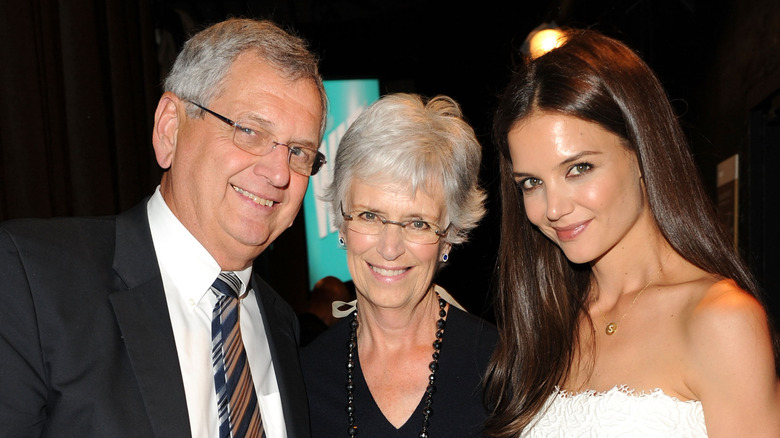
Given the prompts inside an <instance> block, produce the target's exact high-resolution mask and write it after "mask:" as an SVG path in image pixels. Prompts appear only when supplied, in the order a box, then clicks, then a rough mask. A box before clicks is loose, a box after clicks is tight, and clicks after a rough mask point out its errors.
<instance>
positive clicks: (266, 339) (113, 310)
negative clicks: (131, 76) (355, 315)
mask: <svg viewBox="0 0 780 438" xmlns="http://www.w3.org/2000/svg"><path fill="white" fill-rule="evenodd" d="M325 112H326V99H325V95H324V90H323V87H322V80H321V78H320V76H319V73H318V69H317V64H316V60H315V58H314V56H312V54H311V53H310V52H309V51H308V50H307V49H306V46H305V44H304V42H303V41H301V40H300V39H298V38H297V37H294V36H292V35H290V34H288V33H286V32H284V31H283V30H281V29H280V28H279V27H277V26H275V25H274V24H272V23H270V22H267V21H254V20H246V19H234V20H228V21H225V22H222V23H219V24H216V25H214V26H211V27H210V28H207V29H206V30H204V31H202V32H200V33H199V34H197V35H195V36H194V37H193V38H192V39H191V40H189V41H188V42H187V44H186V45H185V47H184V49H183V50H182V53H181V54H180V55H179V56H178V58H177V60H176V63H175V65H174V67H173V69H172V71H171V73H170V75H169V76H168V78H167V79H166V82H165V93H164V94H163V96H162V97H161V98H160V101H159V104H158V107H157V111H156V112H155V124H154V132H153V139H152V140H153V145H154V150H155V155H156V157H157V161H158V163H159V164H160V166H161V167H163V168H164V169H166V172H165V173H164V175H163V178H162V181H161V183H160V186H159V188H158V189H157V190H156V191H155V193H154V194H153V195H152V196H151V197H150V198H149V199H148V200H146V201H145V202H143V203H142V204H140V205H139V206H137V207H135V208H134V209H131V210H129V211H127V212H125V213H123V214H120V215H119V216H116V217H105V218H65V219H47V220H22V221H13V222H7V223H5V224H2V225H1V226H0V301H1V302H2V303H1V304H0V388H1V389H0V425H2V427H0V435H1V436H9V437H10V436H13V437H23V436H47V437H49V436H51V437H59V436H61V437H74V436H79V437H96V436H100V437H112V438H113V437H130V436H132V437H146V436H155V437H189V436H198V437H212V436H220V437H224V436H258V437H259V436H261V435H263V434H265V436H266V437H269V438H271V437H307V436H308V434H309V432H308V412H307V407H306V395H305V392H304V387H303V383H302V379H301V376H300V366H299V363H298V355H297V346H296V338H297V336H298V332H297V330H298V328H297V321H296V319H295V316H294V313H293V312H292V309H290V308H289V306H287V305H286V303H284V301H283V300H282V299H281V298H280V297H279V296H278V295H277V294H276V293H275V292H274V291H273V290H272V289H271V288H270V287H269V286H268V285H267V284H266V283H265V282H263V280H262V279H260V278H259V277H258V276H257V275H256V274H253V273H252V261H253V260H254V259H255V258H256V257H257V256H258V255H259V254H260V253H261V252H262V251H263V250H265V249H266V248H267V247H268V246H269V245H270V244H271V243H272V242H273V241H274V239H276V238H277V237H278V236H279V235H280V234H281V233H282V232H283V231H284V230H285V229H287V228H288V227H289V226H290V225H291V224H292V222H293V219H294V218H295V216H296V214H297V213H298V210H299V208H300V206H301V203H302V201H303V196H304V193H305V191H306V187H307V184H308V177H309V176H310V175H312V174H314V173H316V172H317V170H318V169H319V167H320V165H321V164H322V163H323V162H324V158H323V156H322V154H320V153H319V152H318V151H317V147H318V145H319V143H320V140H321V136H322V131H323V126H324V121H325V120H324V119H325Z"/></svg>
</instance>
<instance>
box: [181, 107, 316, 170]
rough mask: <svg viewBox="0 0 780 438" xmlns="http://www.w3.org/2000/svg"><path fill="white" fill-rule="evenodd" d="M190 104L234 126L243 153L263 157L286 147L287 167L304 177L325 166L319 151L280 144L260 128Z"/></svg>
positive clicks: (238, 145) (234, 133)
mask: <svg viewBox="0 0 780 438" xmlns="http://www.w3.org/2000/svg"><path fill="white" fill-rule="evenodd" d="M189 102H190V103H191V104H193V105H195V106H197V107H198V108H200V109H202V110H203V111H206V112H207V113H209V114H211V115H212V116H214V117H216V118H218V119H219V120H221V121H222V122H225V123H227V124H228V125H230V126H232V127H233V144H234V145H236V147H237V148H239V149H241V150H242V151H245V152H249V153H250V154H252V155H257V156H262V155H266V154H268V153H269V152H271V151H272V150H274V149H276V147H277V146H284V147H286V148H287V165H288V166H290V169H292V170H293V171H295V172H297V173H300V174H301V175H304V176H311V175H315V174H316V173H317V172H319V170H320V168H321V167H322V165H323V164H325V155H323V154H322V153H321V152H319V151H316V150H314V149H311V148H308V147H305V146H302V145H297V144H285V143H280V142H278V141H276V137H274V136H273V134H271V133H270V132H268V131H266V130H265V129H263V128H261V127H259V126H255V125H252V124H250V123H247V122H234V121H232V120H230V119H228V118H227V117H225V116H223V115H221V114H218V113H216V112H214V111H212V110H210V109H208V108H206V107H205V106H203V105H201V104H199V103H196V102H192V101H189Z"/></svg>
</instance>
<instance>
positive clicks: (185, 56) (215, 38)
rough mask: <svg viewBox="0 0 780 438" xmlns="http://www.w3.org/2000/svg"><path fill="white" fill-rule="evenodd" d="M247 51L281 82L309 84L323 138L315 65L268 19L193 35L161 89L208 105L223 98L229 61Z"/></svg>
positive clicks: (233, 22) (299, 43) (302, 45)
mask: <svg viewBox="0 0 780 438" xmlns="http://www.w3.org/2000/svg"><path fill="white" fill-rule="evenodd" d="M248 51H251V52H253V53H256V54H257V55H259V56H260V57H262V58H263V59H265V60H266V61H267V62H268V63H269V64H270V65H271V66H272V67H274V68H275V69H276V70H278V71H279V73H280V74H281V75H282V76H283V77H285V78H286V79H288V80H290V81H297V80H310V81H312V82H313V83H314V84H315V85H316V86H317V90H318V91H319V94H320V100H321V102H322V123H321V126H320V137H322V135H323V134H324V132H325V122H326V116H327V111H328V102H327V97H326V95H325V88H324V87H323V85H322V77H321V76H320V73H319V68H318V65H317V62H318V60H317V58H316V56H315V55H314V54H313V53H311V52H310V51H309V49H308V47H307V45H306V42H305V41H304V40H303V39H301V38H299V37H297V36H295V35H293V34H291V33H289V32H287V31H285V30H283V29H281V28H280V27H279V26H277V25H276V24H274V23H272V22H270V21H268V20H252V19H246V18H231V19H228V20H225V21H222V22H220V23H217V24H214V25H212V26H209V27H207V28H206V29H204V30H202V31H200V32H198V33H197V34H195V35H194V36H193V37H192V38H190V39H189V40H188V41H187V42H186V43H185V44H184V48H183V49H182V51H181V53H179V55H178V56H177V57H176V61H175V62H174V64H173V67H172V68H171V71H170V73H169V74H168V77H167V78H166V79H165V83H164V87H163V88H164V90H165V91H170V92H171V93H173V94H175V95H176V96H178V97H179V98H180V99H183V100H188V101H192V102H198V103H200V104H202V105H205V106H208V105H209V104H210V102H211V101H212V99H214V98H216V97H217V96H219V95H220V94H221V93H222V91H223V90H222V82H223V79H224V78H225V75H226V74H227V72H228V70H229V69H230V67H231V66H232V65H233V62H234V61H235V60H236V58H237V57H238V56H239V55H241V54H243V53H245V52H248ZM200 113H201V110H199V109H198V108H197V107H194V106H192V107H188V108H187V115H188V116H189V117H196V116H197V115H199V114H200Z"/></svg>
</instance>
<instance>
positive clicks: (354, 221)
mask: <svg viewBox="0 0 780 438" xmlns="http://www.w3.org/2000/svg"><path fill="white" fill-rule="evenodd" d="M339 208H340V209H341V216H342V217H343V218H344V220H345V221H349V225H347V228H349V229H350V230H352V231H354V232H356V233H359V234H367V235H370V236H374V235H378V234H381V233H382V232H383V231H384V230H385V227H386V226H387V225H388V224H390V225H398V226H399V227H401V229H402V230H403V235H404V238H405V239H406V240H407V241H409V242H412V243H420V244H426V245H427V244H432V243H436V242H438V241H439V239H441V238H442V237H443V236H445V235H446V234H447V232H448V231H449V229H450V226H451V225H452V224H450V225H447V228H445V229H444V230H442V229H441V228H440V227H439V226H438V225H436V224H432V223H430V222H428V221H424V220H422V219H410V220H408V221H391V220H389V219H387V218H385V217H382V216H381V215H379V214H377V213H374V212H372V211H360V210H356V211H351V212H350V213H349V214H347V213H344V205H343V204H342V205H340V207H339Z"/></svg>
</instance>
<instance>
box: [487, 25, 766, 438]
mask: <svg viewBox="0 0 780 438" xmlns="http://www.w3.org/2000/svg"><path fill="white" fill-rule="evenodd" d="M494 133H495V136H496V139H497V142H498V144H499V150H500V163H501V193H502V208H503V215H502V235H503V238H502V240H501V246H500V250H499V251H500V253H499V278H500V280H499V281H500V283H499V287H500V291H499V294H498V299H497V309H496V312H497V316H498V323H499V324H498V325H499V331H500V334H501V340H500V342H499V346H498V349H497V352H496V354H495V355H494V357H493V359H492V362H491V367H490V371H489V374H488V392H487V395H488V400H489V401H490V403H491V405H492V407H493V412H492V414H491V417H490V419H489V421H488V428H487V434H488V435H490V436H495V437H516V436H518V435H521V436H551V435H552V436H628V435H630V436H706V435H708V434H709V435H710V436H772V437H777V436H780V382H779V381H778V376H777V369H776V357H777V346H776V343H777V337H776V336H775V335H774V334H773V331H772V329H771V325H770V324H769V323H768V321H767V316H766V313H765V310H764V307H763V306H762V304H761V302H760V301H759V299H758V298H757V297H756V294H757V292H758V286H757V284H756V282H755V280H754V279H753V277H752V276H751V274H750V272H749V271H748V269H747V268H746V267H745V265H744V264H743V262H742V261H741V260H740V259H739V257H738V256H737V254H735V252H734V250H733V247H732V245H731V243H730V242H729V240H728V238H727V237H726V235H725V233H723V232H722V230H721V228H720V227H719V225H718V221H717V218H716V216H715V213H714V210H713V208H712V206H711V203H710V201H709V199H708V198H707V196H706V194H705V192H704V190H703V188H702V184H701V182H700V181H699V179H698V174H697V170H696V168H695V166H694V163H693V160H692V158H691V154H690V152H689V151H688V146H687V143H686V141H685V138H684V135H683V133H682V131H681V129H680V127H679V124H678V122H677V119H676V117H675V114H674V112H673V110H672V108H671V106H670V104H669V102H668V100H667V97H666V94H665V92H664V90H663V89H662V87H661V85H660V84H659V81H658V80H657V79H656V78H655V76H654V74H653V73H652V72H651V70H650V69H649V68H648V67H647V65H646V64H645V63H644V62H642V60H641V59H640V58H639V57H638V56H636V54H635V53H634V52H632V51H631V50H630V49H629V48H627V47H626V46H625V45H623V44H622V43H620V42H618V41H615V40H613V39H610V38H608V37H606V36H603V35H601V34H599V33H596V32H594V31H580V30H571V31H568V32H567V33H566V37H565V42H564V44H563V45H562V46H561V47H559V48H557V49H554V50H552V51H551V52H549V53H547V54H545V55H543V56H541V57H538V58H536V59H532V60H527V62H526V63H525V64H524V65H523V66H522V67H521V68H520V70H519V71H518V72H517V73H516V74H515V75H514V77H513V78H512V80H511V82H510V84H509V86H508V88H507V90H506V92H505V94H504V96H503V98H502V101H501V103H500V106H499V109H498V112H497V115H496V119H495V126H494Z"/></svg>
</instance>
